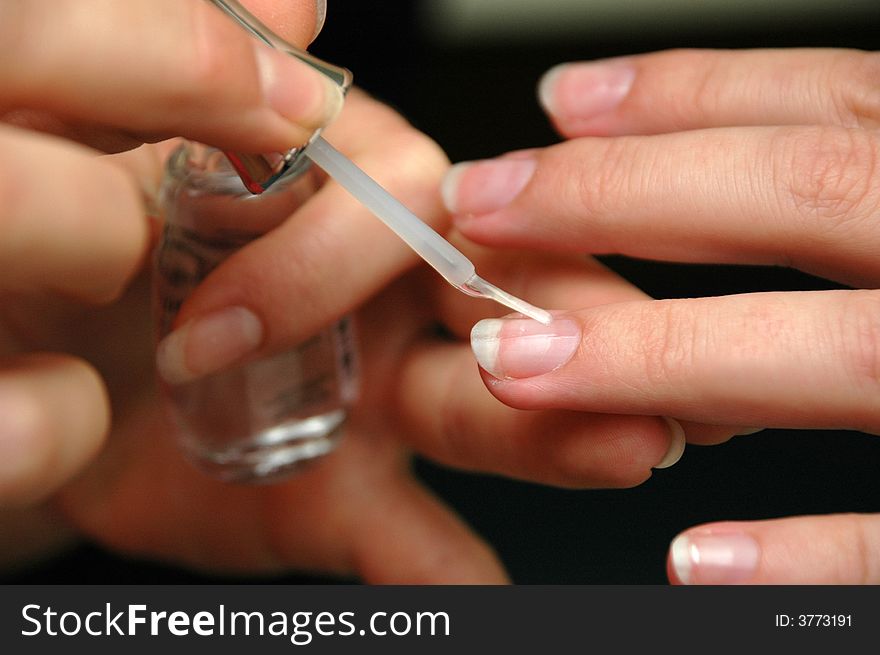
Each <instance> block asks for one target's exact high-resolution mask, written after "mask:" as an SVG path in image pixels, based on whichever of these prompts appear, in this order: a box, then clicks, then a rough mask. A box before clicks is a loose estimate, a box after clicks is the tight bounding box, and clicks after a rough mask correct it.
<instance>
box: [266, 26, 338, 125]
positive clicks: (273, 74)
mask: <svg viewBox="0 0 880 655" xmlns="http://www.w3.org/2000/svg"><path fill="white" fill-rule="evenodd" d="M254 52H255V53H256V60H257V66H258V68H259V72H260V85H261V88H262V90H263V97H264V98H266V102H267V103H268V104H269V106H270V107H272V109H274V110H275V111H276V112H278V113H279V114H281V115H282V116H283V117H284V118H286V119H287V120H289V121H291V122H293V123H296V124H297V125H298V126H300V127H304V128H306V129H313V128H317V127H322V126H324V125H326V124H328V123H329V122H331V121H332V120H333V119H334V118H336V116H337V115H339V112H340V111H342V105H343V101H344V97H343V94H342V89H341V88H340V87H339V86H338V85H337V84H336V83H334V82H333V81H332V80H331V79H330V78H328V77H326V76H324V75H322V74H321V73H319V72H318V71H316V70H314V69H312V68H310V67H309V66H308V65H307V64H304V63H303V62H301V61H299V60H298V59H296V58H295V57H292V56H291V55H288V54H285V53H283V52H281V51H280V50H275V49H273V48H269V47H267V46H265V45H263V44H261V43H256V44H254Z"/></svg>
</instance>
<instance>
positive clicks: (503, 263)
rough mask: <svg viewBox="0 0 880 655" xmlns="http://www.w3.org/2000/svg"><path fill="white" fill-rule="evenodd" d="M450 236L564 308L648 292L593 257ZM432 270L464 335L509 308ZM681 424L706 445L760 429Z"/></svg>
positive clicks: (477, 259) (538, 301)
mask: <svg viewBox="0 0 880 655" xmlns="http://www.w3.org/2000/svg"><path fill="white" fill-rule="evenodd" d="M450 238H451V241H452V242H453V243H454V244H455V245H456V246H457V247H458V248H460V249H461V250H462V251H463V252H464V253H465V254H466V255H467V256H468V257H469V258H470V259H471V261H473V262H474V264H475V266H476V269H477V271H479V273H480V275H482V276H483V277H485V278H486V279H488V280H490V281H492V282H493V283H495V284H498V285H499V286H501V288H503V289H504V290H505V291H508V292H510V293H513V295H515V296H518V297H520V298H523V299H526V300H527V301H528V302H531V303H533V304H535V305H537V306H540V307H550V308H553V309H554V310H557V311H558V310H562V309H575V308H586V307H595V306H598V305H606V304H610V303H619V302H627V301H632V300H646V299H647V298H648V296H647V295H646V294H645V293H644V292H643V291H641V290H640V289H638V288H637V287H635V286H634V285H633V284H631V283H630V282H628V281H627V280H625V279H624V278H622V277H621V276H619V275H617V274H616V273H614V272H613V271H611V270H609V269H608V268H606V267H605V266H603V265H602V264H600V263H599V262H598V261H596V260H595V259H593V258H591V257H583V256H582V255H559V254H548V253H535V252H528V251H519V250H515V251H510V250H506V251H499V250H494V249H490V248H484V247H480V246H476V245H474V244H473V243H472V242H469V241H467V240H465V239H463V238H461V236H460V235H458V234H457V233H455V232H454V231H453V233H452V234H451V235H450ZM426 274H427V275H430V276H432V281H433V287H434V289H435V292H434V295H435V304H436V306H437V310H438V314H437V315H438V316H439V317H440V319H441V320H442V321H443V325H444V327H445V328H446V329H448V330H449V331H450V332H451V334H452V335H453V336H455V337H457V338H459V339H462V340H464V339H468V338H469V336H470V332H471V329H472V328H473V326H474V324H475V323H476V322H477V321H479V320H481V319H484V318H487V317H501V316H503V315H505V314H507V313H508V310H507V309H506V308H505V307H502V306H501V305H498V304H497V303H493V302H491V301H488V300H477V299H474V298H471V297H470V296H465V295H464V294H462V293H461V292H460V291H458V290H457V289H455V288H453V287H452V286H451V285H449V284H447V283H446V281H445V280H443V279H442V278H440V277H439V276H437V275H436V274H435V273H434V271H427V272H426ZM681 425H682V427H683V428H684V431H685V434H686V435H687V440H688V442H689V443H698V444H703V445H709V444H718V443H722V442H724V441H727V440H728V439H730V438H731V437H732V436H735V435H739V434H743V433H752V432H754V429H748V428H743V427H734V426H724V425H709V424H706V423H697V422H694V421H683V422H681Z"/></svg>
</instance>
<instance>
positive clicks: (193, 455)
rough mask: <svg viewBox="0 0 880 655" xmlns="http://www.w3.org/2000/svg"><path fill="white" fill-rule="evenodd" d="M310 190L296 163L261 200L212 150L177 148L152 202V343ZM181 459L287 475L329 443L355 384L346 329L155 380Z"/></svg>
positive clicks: (222, 469)
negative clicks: (157, 220)
mask: <svg viewBox="0 0 880 655" xmlns="http://www.w3.org/2000/svg"><path fill="white" fill-rule="evenodd" d="M316 186H317V182H316V178H315V176H314V174H313V172H312V171H311V170H310V169H309V167H308V161H307V160H305V158H303V162H301V164H300V165H299V167H298V168H297V170H293V171H291V172H290V173H289V174H288V175H287V176H286V177H285V178H284V179H283V180H280V181H278V182H277V183H275V184H274V185H273V186H272V187H271V188H270V189H269V190H268V191H266V192H265V193H262V194H260V195H252V194H250V193H248V192H247V191H246V190H245V188H244V185H243V183H242V181H241V179H240V178H239V176H238V175H237V174H236V173H235V171H234V170H233V168H232V167H231V166H230V165H229V162H228V160H227V159H226V157H224V156H223V154H222V153H220V152H219V151H217V150H214V149H212V148H208V147H206V146H202V145H200V144H194V143H185V144H184V145H183V146H181V147H180V148H179V149H178V150H177V151H176V152H175V153H174V154H173V155H172V156H171V158H170V160H169V163H168V165H167V167H166V171H165V179H164V182H163V186H162V191H161V195H160V209H161V214H162V216H163V219H164V227H163V232H162V237H161V240H160V243H159V245H158V247H157V249H156V253H155V258H154V271H153V273H154V274H153V280H154V282H153V289H154V293H153V295H154V307H155V313H156V327H157V333H158V338H159V339H161V338H162V337H164V336H165V335H166V334H168V332H170V330H171V327H172V324H173V322H174V318H175V316H177V313H178V311H179V310H180V307H181V306H182V304H183V302H184V301H185V300H186V299H187V297H189V295H190V294H191V292H192V291H193V290H194V289H195V287H196V286H197V285H198V284H199V283H200V282H201V281H202V280H203V279H204V278H205V277H206V276H207V275H208V274H209V273H210V272H211V271H212V270H214V268H216V267H217V265H219V264H220V263H221V262H222V261H223V260H225V259H226V258H227V257H229V256H230V255H231V254H232V253H234V252H235V251H236V250H238V249H240V248H241V247H243V246H244V245H246V244H247V243H249V242H250V241H252V240H254V239H256V238H258V237H259V236H261V235H263V234H265V233H266V232H268V231H269V230H271V229H272V228H274V227H275V226H277V225H278V224H280V223H281V222H283V221H284V220H286V219H287V218H288V217H289V216H290V215H291V214H292V213H293V211H294V210H296V209H297V208H298V207H299V206H300V205H301V204H302V203H303V202H304V201H305V200H306V199H307V198H308V197H309V196H310V195H311V194H312V193H314V191H315V189H316ZM160 385H161V386H162V392H163V395H164V397H165V402H166V405H167V407H168V409H169V410H170V414H171V416H172V417H173V419H174V424H175V425H176V429H177V432H178V434H177V437H178V439H179V442H180V444H181V445H182V447H183V451H184V452H185V453H186V455H187V456H188V457H189V459H191V460H192V461H194V462H195V463H196V464H197V465H198V466H199V467H200V468H202V469H204V470H206V471H208V472H209V473H211V474H212V475H214V476H216V477H219V478H221V479H224V480H229V481H250V482H254V481H270V480H276V479H279V478H281V477H285V476H287V475H289V474H291V473H294V472H295V471H297V470H298V469H299V468H301V467H302V466H303V465H304V463H306V462H309V461H311V460H314V459H315V458H317V457H320V456H322V455H324V454H326V453H329V452H330V451H331V450H333V448H334V447H335V445H336V443H337V441H338V439H339V437H340V434H341V430H342V427H343V424H344V423H345V420H346V416H347V413H348V407H349V406H350V405H351V403H352V402H353V401H354V398H355V396H356V388H357V371H356V351H355V344H354V335H353V327H352V322H351V320H350V319H349V318H343V319H342V320H340V321H338V322H337V323H335V324H334V325H332V326H331V327H329V328H327V329H326V330H324V331H323V332H321V333H319V334H316V335H315V336H313V337H312V338H310V339H309V340H307V341H306V342H305V343H303V344H301V345H299V346H298V347H296V348H294V349H291V350H288V351H286V352H282V353H279V354H275V355H271V356H268V357H264V358H262V359H259V360H255V361H248V362H246V363H244V364H241V365H237V366H233V367H230V368H227V369H225V370H222V371H220V372H218V373H216V374H213V375H208V376H205V377H202V378H200V379H198V380H196V381H193V382H189V383H184V384H180V385H169V384H167V383H164V382H160Z"/></svg>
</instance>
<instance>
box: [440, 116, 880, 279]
mask: <svg viewBox="0 0 880 655" xmlns="http://www.w3.org/2000/svg"><path fill="white" fill-rule="evenodd" d="M878 159H880V142H878V138H877V135H876V134H875V133H874V132H872V131H869V130H847V129H844V128H800V127H786V128H735V129H728V130H725V129H718V130H702V131H694V132H685V133H680V134H673V135H660V136H653V137H623V138H620V139H577V140H575V141H570V142H567V143H563V144H560V145H558V146H554V147H551V148H548V149H546V150H544V151H541V152H540V153H539V154H536V156H535V157H533V158H529V159H509V158H502V159H498V160H491V161H486V162H478V163H470V164H463V165H459V166H456V167H454V168H453V169H452V171H451V172H450V173H449V174H447V177H446V179H445V181H444V198H445V199H446V203H447V205H448V206H449V207H450V209H452V210H454V212H455V213H456V214H457V217H456V225H457V227H458V228H459V229H460V230H461V231H462V232H463V233H464V234H465V236H467V237H469V238H471V239H474V240H476V241H478V242H480V243H485V244H489V245H495V246H499V245H501V246H509V247H539V248H547V249H552V250H562V251H565V250H569V251H571V250H574V251H582V252H591V253H622V254H626V255H632V256H637V257H649V258H655V259H671V260H677V261H687V262H719V263H729V262H739V263H754V264H783V265H793V266H796V267H798V268H802V269H804V270H807V271H810V272H813V273H817V274H820V275H825V276H828V277H833V278H835V279H839V280H843V281H847V282H852V283H855V284H860V285H861V284H867V285H872V284H877V282H878V281H880V264H878V262H877V260H876V258H875V257H873V256H872V253H873V250H874V249H875V248H876V246H877V243H876V240H877V234H878V233H877V231H876V230H875V229H874V226H875V218H876V215H877V212H878V211H880V179H878V177H877V172H876V171H877V162H878Z"/></svg>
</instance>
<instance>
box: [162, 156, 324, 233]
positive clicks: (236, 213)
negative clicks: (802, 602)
mask: <svg viewBox="0 0 880 655" xmlns="http://www.w3.org/2000/svg"><path fill="white" fill-rule="evenodd" d="M317 188H318V176H317V173H316V171H315V170H313V169H312V168H311V167H310V165H309V162H308V161H307V160H306V161H304V162H303V163H301V164H299V165H297V167H296V168H294V169H291V171H290V172H289V173H288V174H286V175H285V176H284V178H282V179H281V180H279V181H278V182H277V183H275V184H273V185H272V187H271V188H270V189H269V190H267V191H266V192H265V193H262V194H260V195H253V194H251V193H250V192H248V191H247V189H245V187H244V184H243V183H242V181H241V179H240V178H239V176H238V174H237V173H236V172H235V170H234V169H233V167H232V166H231V164H230V163H229V161H228V160H227V159H226V156H225V155H224V154H223V153H222V152H221V151H220V150H218V149H216V148H212V147H209V146H205V145H202V144H199V143H193V142H188V141H184V142H183V143H182V144H181V146H180V147H178V148H177V150H175V151H174V153H172V155H171V157H170V158H169V160H168V163H167V165H166V167H165V176H164V179H163V183H162V190H161V194H160V206H161V208H162V215H163V218H164V220H165V221H166V222H167V223H170V224H176V225H180V226H182V227H186V228H187V229H190V230H192V231H196V232H199V233H203V234H205V233H208V234H210V233H214V232H220V233H228V234H231V233H241V234H248V235H253V236H259V235H260V234H263V233H265V232H268V231H269V230H271V229H273V228H274V227H276V226H277V225H279V224H280V223H282V222H284V221H285V220H287V218H289V217H290V216H291V215H292V214H293V213H294V212H295V211H296V210H297V209H299V208H300V207H301V206H302V205H303V204H304V203H305V202H306V201H307V200H308V199H309V197H311V196H312V195H313V194H314V193H315V191H316V190H317Z"/></svg>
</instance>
